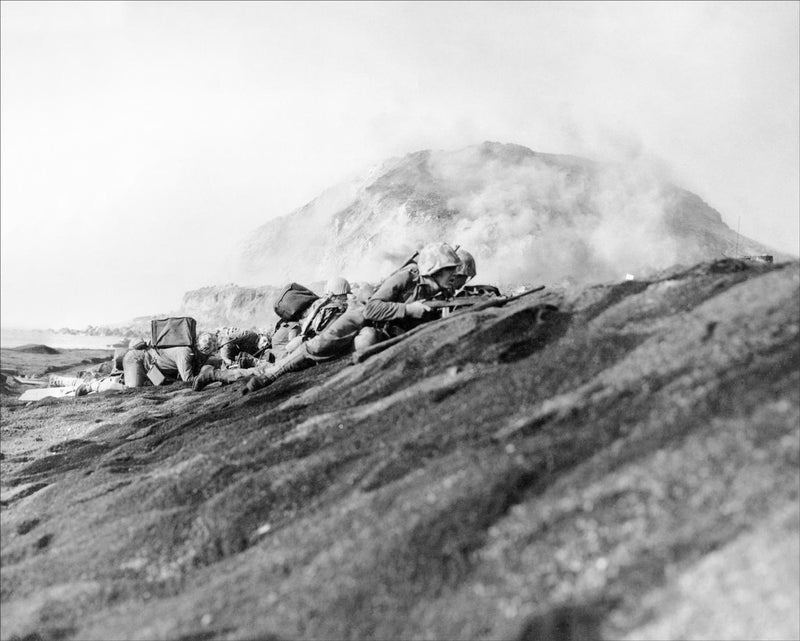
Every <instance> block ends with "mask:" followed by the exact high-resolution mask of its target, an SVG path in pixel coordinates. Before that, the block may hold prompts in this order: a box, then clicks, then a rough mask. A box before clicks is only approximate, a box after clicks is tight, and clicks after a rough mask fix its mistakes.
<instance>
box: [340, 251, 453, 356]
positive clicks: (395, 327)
mask: <svg viewBox="0 0 800 641" xmlns="http://www.w3.org/2000/svg"><path fill="white" fill-rule="evenodd" d="M460 264H461V259H460V258H459V257H458V255H457V254H456V252H455V251H454V250H453V248H452V247H450V245H448V244H447V243H431V244H430V245H426V246H425V247H423V248H422V249H421V250H420V252H419V256H418V257H417V263H416V265H414V264H411V265H408V266H406V267H404V268H403V269H401V270H400V271H398V272H397V273H395V274H393V275H391V276H390V277H389V278H387V279H386V280H385V281H384V282H383V283H382V284H381V286H380V287H379V288H378V290H377V291H376V292H375V293H374V294H373V295H372V296H371V297H370V298H369V300H368V301H367V304H366V305H365V306H364V320H365V321H366V322H365V325H366V326H365V327H364V330H363V331H362V332H361V333H360V334H359V336H358V338H357V339H356V344H355V348H356V350H358V351H360V350H362V349H364V348H366V347H369V346H370V345H373V344H374V343H377V342H379V341H381V340H385V339H387V338H391V337H393V336H398V335H400V334H402V333H404V332H407V331H408V330H409V329H412V328H413V327H415V326H417V325H419V324H420V323H423V322H425V321H429V320H434V319H435V318H438V317H439V316H440V312H433V311H432V310H431V309H430V307H428V306H426V305H425V303H424V301H426V300H431V299H436V298H445V297H447V296H449V294H450V290H451V289H452V287H453V279H454V277H455V274H456V270H457V269H458V267H459V265H460Z"/></svg>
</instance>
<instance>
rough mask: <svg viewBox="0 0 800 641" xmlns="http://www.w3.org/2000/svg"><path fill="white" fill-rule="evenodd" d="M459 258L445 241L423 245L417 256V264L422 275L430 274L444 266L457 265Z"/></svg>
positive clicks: (459, 261) (459, 262)
mask: <svg viewBox="0 0 800 641" xmlns="http://www.w3.org/2000/svg"><path fill="white" fill-rule="evenodd" d="M460 264H461V259H460V258H459V257H458V254H456V253H455V252H454V251H453V248H452V247H450V245H448V244H447V243H430V244H429V245H425V247H423V248H422V249H421V250H420V251H419V256H418V257H417V266H418V267H419V273H420V274H421V275H422V276H430V275H431V274H435V273H436V272H438V271H439V270H440V269H445V268H446V267H458V266H459V265H460Z"/></svg>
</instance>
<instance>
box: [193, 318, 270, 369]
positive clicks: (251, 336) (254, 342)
mask: <svg viewBox="0 0 800 641" xmlns="http://www.w3.org/2000/svg"><path fill="white" fill-rule="evenodd" d="M214 336H215V338H216V342H217V345H218V347H217V349H218V350H219V357H220V358H221V359H222V364H223V365H226V366H230V365H233V364H234V363H235V362H236V360H237V359H238V358H239V357H240V355H244V354H250V355H251V356H254V355H255V354H257V353H258V342H259V338H260V336H259V334H258V332H256V331H254V330H252V329H240V328H238V327H218V328H217V329H215V330H214ZM197 340H198V346H199V343H200V339H199V337H198V339H197ZM212 351H215V350H212Z"/></svg>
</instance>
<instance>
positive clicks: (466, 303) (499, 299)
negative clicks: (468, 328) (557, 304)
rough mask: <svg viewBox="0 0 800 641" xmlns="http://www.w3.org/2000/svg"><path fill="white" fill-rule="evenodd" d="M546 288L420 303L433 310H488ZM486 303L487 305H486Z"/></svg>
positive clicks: (540, 287)
mask: <svg viewBox="0 0 800 641" xmlns="http://www.w3.org/2000/svg"><path fill="white" fill-rule="evenodd" d="M544 288H545V286H544V285H540V286H539V287H534V288H533V289H529V290H528V291H526V292H522V293H521V294H517V295H515V296H484V295H482V296H463V297H461V298H452V299H450V300H438V299H436V300H423V301H420V302H421V303H422V304H423V305H425V306H426V307H430V308H431V309H444V308H447V309H458V308H460V307H474V306H475V305H480V309H488V308H489V307H502V306H503V305H505V304H506V303H508V302H510V301H512V300H517V299H519V298H522V297H523V296H527V295H528V294H535V293H536V292H540V291H542V290H543V289H544ZM484 303H486V304H485V305H484Z"/></svg>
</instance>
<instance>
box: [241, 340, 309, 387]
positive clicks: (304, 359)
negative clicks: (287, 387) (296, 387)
mask: <svg viewBox="0 0 800 641" xmlns="http://www.w3.org/2000/svg"><path fill="white" fill-rule="evenodd" d="M315 364H316V361H315V360H314V359H313V358H311V357H310V356H309V355H308V352H307V351H306V346H305V345H301V346H300V347H298V348H297V349H296V350H295V351H293V352H292V353H291V354H289V355H287V356H284V357H283V358H282V359H281V360H279V361H277V362H276V363H275V364H274V365H273V366H272V367H270V368H269V369H267V370H266V371H264V372H262V373H260V374H255V375H253V376H251V377H250V379H249V380H248V381H247V385H246V386H245V387H244V388H243V389H242V394H248V393H250V392H256V391H258V390H260V389H262V388H264V387H266V386H267V385H269V384H270V383H273V382H274V381H276V380H277V379H278V378H280V377H281V376H283V375H284V374H288V373H289V372H299V371H300V370H301V369H306V368H307V367H311V366H312V365H315Z"/></svg>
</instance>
